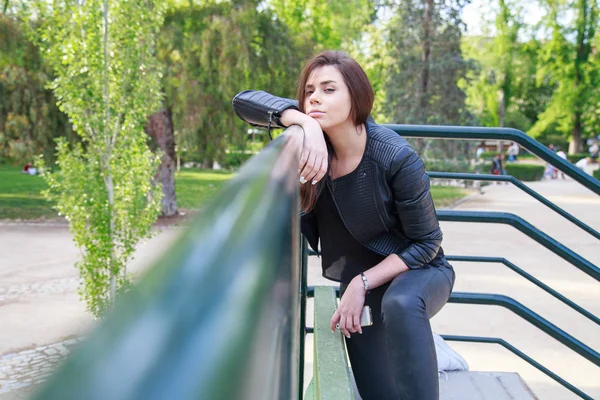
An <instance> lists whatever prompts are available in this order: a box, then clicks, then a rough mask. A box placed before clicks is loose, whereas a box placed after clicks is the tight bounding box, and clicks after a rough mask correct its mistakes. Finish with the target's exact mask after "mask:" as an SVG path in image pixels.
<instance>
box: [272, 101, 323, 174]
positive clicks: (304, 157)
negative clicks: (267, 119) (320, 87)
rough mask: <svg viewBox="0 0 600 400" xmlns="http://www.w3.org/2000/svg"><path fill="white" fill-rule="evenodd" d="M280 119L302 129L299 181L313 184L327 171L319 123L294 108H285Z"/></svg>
mask: <svg viewBox="0 0 600 400" xmlns="http://www.w3.org/2000/svg"><path fill="white" fill-rule="evenodd" d="M280 120H281V122H282V123H283V124H284V125H285V126H290V125H300V126H301V127H302V129H303V130H304V142H303V145H302V153H301V155H300V163H299V164H298V170H299V171H300V183H302V184H305V183H307V182H310V184H313V185H315V184H316V183H317V182H319V181H320V180H321V179H323V177H324V176H325V174H326V173H327V165H328V163H329V159H328V153H327V145H326V144H325V137H324V136H323V130H322V129H321V125H319V123H318V122H317V121H316V120H315V119H313V118H311V117H310V116H308V115H306V114H303V113H301V112H300V111H298V110H294V109H288V110H285V111H284V112H283V114H281V118H280Z"/></svg>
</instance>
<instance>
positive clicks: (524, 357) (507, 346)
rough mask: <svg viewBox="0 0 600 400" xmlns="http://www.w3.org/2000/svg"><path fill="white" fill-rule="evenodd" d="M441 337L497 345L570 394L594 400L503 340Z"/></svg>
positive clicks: (475, 337) (473, 337) (474, 337)
mask: <svg viewBox="0 0 600 400" xmlns="http://www.w3.org/2000/svg"><path fill="white" fill-rule="evenodd" d="M442 337H443V338H444V340H449V341H454V342H469V343H489V344H499V345H500V346H502V347H504V348H505V349H507V350H508V351H510V352H511V353H513V354H514V355H516V356H517V357H519V358H521V359H522V360H524V361H525V362H527V363H528V364H530V365H532V366H533V367H535V368H537V369H538V370H539V371H541V372H543V373H544V374H546V375H547V376H549V377H550V378H552V379H554V380H555V381H556V382H558V383H559V384H560V385H562V386H564V387H566V388H567V389H569V390H570V391H571V392H573V393H575V394H576V395H577V396H579V397H581V398H582V399H585V400H594V399H592V398H591V397H590V396H588V395H587V394H585V393H584V392H582V391H581V390H579V389H577V388H576V387H575V386H573V385H571V384H570V383H569V382H567V381H565V380H564V379H563V378H561V377H560V376H558V375H556V374H555V373H554V372H552V371H550V370H549V369H548V368H546V367H544V366H543V365H542V364H540V363H539V362H537V361H535V360H534V359H533V358H531V357H529V356H528V355H527V354H525V353H523V352H522V351H521V350H519V349H517V348H516V347H515V346H513V345H512V344H510V343H508V342H507V341H505V340H503V339H500V338H493V337H478V336H454V335H442Z"/></svg>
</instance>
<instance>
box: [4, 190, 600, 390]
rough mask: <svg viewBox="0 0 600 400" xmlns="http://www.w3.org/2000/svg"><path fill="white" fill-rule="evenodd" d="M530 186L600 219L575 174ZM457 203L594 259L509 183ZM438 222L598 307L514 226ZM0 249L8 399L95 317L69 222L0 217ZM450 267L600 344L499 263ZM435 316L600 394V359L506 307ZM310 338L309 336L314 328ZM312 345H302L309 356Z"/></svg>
mask: <svg viewBox="0 0 600 400" xmlns="http://www.w3.org/2000/svg"><path fill="white" fill-rule="evenodd" d="M531 186H532V187H533V188H534V189H535V190H538V191H539V192H541V193H542V194H544V195H546V196H548V197H549V198H550V199H551V200H553V201H555V202H557V203H558V204H559V205H560V206H562V207H563V208H565V209H566V210H567V211H569V212H572V213H573V214H575V215H576V216H577V217H579V218H581V219H582V220H584V221H585V222H587V223H588V224H590V225H591V226H592V227H595V228H596V229H600V197H599V196H597V195H594V194H592V193H591V192H589V191H588V190H586V189H583V188H581V187H580V186H579V185H577V184H576V183H574V182H572V181H552V182H539V183H535V184H532V185H531ZM458 208H459V209H464V210H498V211H508V212H513V213H515V214H517V215H520V216H522V217H524V218H526V219H528V220H529V221H531V222H532V223H533V224H534V225H535V226H536V227H538V228H540V229H541V230H543V231H545V232H546V233H548V234H549V235H550V236H552V237H554V238H556V239H557V240H559V241H562V242H563V243H564V244H565V245H567V246H568V247H570V248H572V249H573V250H576V251H578V252H579V253H580V254H581V255H582V256H583V257H585V258H587V259H588V260H589V261H591V262H592V263H594V264H596V265H600V241H598V240H596V239H594V238H593V237H591V236H590V235H588V234H586V233H584V232H583V231H581V230H580V229H579V228H577V227H575V226H572V225H571V224H569V223H568V222H566V221H565V220H563V219H562V218H561V217H560V216H558V215H555V214H554V213H553V212H552V211H550V210H548V209H547V208H546V207H544V206H543V205H541V204H538V203H537V202H536V201H535V200H533V199H529V198H528V197H527V196H526V195H524V194H522V193H521V192H520V191H519V190H518V189H514V188H512V187H511V186H505V185H502V186H491V187H488V188H487V189H486V193H485V194H484V195H481V196H475V197H473V198H471V199H470V200H469V201H467V202H465V203H463V204H461V205H460V206H459V207H458ZM442 228H443V231H444V235H445V237H444V249H445V251H446V253H447V254H469V255H489V256H504V257H506V258H508V259H509V260H510V261H512V262H514V263H515V264H517V265H518V266H520V267H522V268H524V269H526V270H527V271H528V272H530V273H532V274H534V275H536V276H537V277H539V278H540V279H541V280H542V281H544V282H545V283H547V284H548V285H550V286H551V287H553V288H555V289H557V290H559V291H561V292H562V293H563V294H565V295H567V296H568V297H569V298H571V299H572V300H574V301H575V302H577V303H578V304H580V305H581V306H583V307H584V308H587V309H588V310H590V311H592V312H594V313H595V314H596V315H600V283H599V282H595V281H594V280H593V279H591V278H590V277H588V276H587V275H585V274H583V273H582V272H580V271H578V270H577V269H576V268H574V267H572V266H571V265H570V264H568V263H567V262H565V261H563V260H562V259H560V258H559V257H557V256H556V255H554V254H553V253H551V252H550V251H548V250H546V249H545V248H543V247H541V246H539V245H537V244H536V243H535V242H533V241H532V240H530V239H529V238H527V237H526V236H525V235H523V234H521V233H520V232H518V231H516V230H515V229H513V228H510V227H507V226H500V225H492V226H485V225H483V224H459V223H442ZM177 233H178V232H177V230H176V229H174V228H166V229H164V230H163V232H162V233H161V234H160V235H159V236H158V237H155V238H154V239H152V240H151V241H150V243H148V244H145V245H141V246H140V249H139V251H138V253H137V254H136V259H135V260H134V262H133V265H132V270H134V271H140V270H141V269H143V268H144V267H145V266H147V265H150V264H151V262H152V260H153V259H154V258H155V257H156V256H157V255H158V254H160V253H161V252H162V251H164V250H165V249H168V247H169V245H170V244H171V243H172V241H173V240H174V239H175V238H176V236H177ZM0 254H2V257H0V327H1V329H0V400H14V399H17V398H19V399H20V398H22V397H20V396H21V393H23V392H22V391H13V389H15V388H17V387H21V386H23V385H24V384H32V383H35V382H38V381H40V380H41V379H43V378H44V375H46V374H47V373H48V371H49V370H51V368H52V365H51V364H53V362H56V361H57V360H58V359H59V358H60V357H58V358H57V354H52V355H48V349H50V352H52V349H59V350H58V354H60V353H61V351H60V349H61V348H64V349H65V351H63V353H65V354H66V352H67V351H68V345H67V346H66V347H65V342H66V343H67V344H69V343H71V342H68V340H70V339H72V338H74V337H79V336H81V335H83V334H85V332H87V331H88V330H89V329H90V328H91V327H92V326H93V323H94V321H93V319H92V318H91V317H90V315H89V314H87V313H86V311H85V307H84V306H83V305H82V304H81V303H80V302H79V301H78V297H77V294H76V287H77V271H76V270H75V269H74V268H73V264H74V262H75V261H76V260H77V257H78V252H77V250H76V249H75V248H74V246H73V245H72V243H71V237H70V234H69V232H68V230H67V229H66V227H65V226H61V225H15V224H6V223H0ZM318 263H319V260H318V259H316V258H314V257H313V258H311V260H310V265H311V268H310V271H309V284H323V283H329V282H327V281H325V280H324V279H323V278H321V277H320V271H319V270H320V267H319V264H318ZM455 269H456V271H457V283H456V287H455V290H456V291H461V292H466V291H478V292H490V293H502V294H506V295H509V296H512V297H514V298H516V299H517V300H518V301H520V302H521V303H523V304H524V305H526V306H528V307H530V308H532V309H533V310H534V311H536V312H538V313H540V314H541V315H542V316H544V317H546V318H548V319H549V320H550V321H551V322H552V323H554V324H556V325H558V326H559V327H560V328H561V329H564V330H566V331H567V332H568V333H570V334H572V335H574V336H576V337H577V338H578V339H580V340H581V341H582V342H584V343H585V344H587V345H588V346H590V347H592V348H593V349H595V350H596V351H600V327H598V326H597V325H595V324H593V323H592V322H589V321H587V320H586V319H585V318H583V317H581V316H579V315H578V314H576V313H575V312H573V311H572V310H571V309H570V308H568V307H566V306H564V305H563V304H562V303H560V302H558V301H557V300H554V299H553V298H552V297H550V296H549V295H547V294H545V293H544V292H542V291H541V290H540V289H537V288H535V287H534V286H533V285H531V284H529V283H528V282H526V281H524V280H523V279H522V278H520V277H519V276H517V275H516V274H514V273H512V272H511V271H509V270H508V269H506V268H505V267H503V266H501V265H490V264H467V263H455ZM433 326H434V330H435V331H436V332H439V333H444V334H464V335H481V336H497V337H502V338H504V339H505V340H507V341H509V342H510V343H512V344H513V345H515V346H517V347H518V348H519V349H521V350H523V351H525V352H526V353H527V354H528V355H530V356H532V357H534V358H535V359H537V360H539V361H540V362H541V363H542V364H544V365H545V366H547V367H548V368H550V369H551V370H553V371H555V372H557V373H558V374H560V375H562V376H563V377H564V378H565V379H567V380H568V381H569V382H571V383H573V384H575V385H576V386H579V387H580V388H582V389H583V390H585V391H586V392H587V393H588V394H590V395H591V396H592V397H593V398H600V368H598V367H595V366H594V365H593V364H591V363H590V362H588V361H586V360H585V359H583V358H582V357H580V356H578V355H577V354H575V353H573V352H572V351H569V350H566V348H565V347H564V346H563V345H561V344H560V343H558V342H556V341H555V340H553V339H552V338H549V337H548V336H547V335H545V334H544V333H543V332H541V331H539V330H537V329H536V328H534V327H532V326H530V325H529V324H528V323H526V322H524V321H523V320H521V319H520V318H518V317H516V316H515V315H514V314H512V313H511V312H510V311H508V310H504V309H501V308H499V307H486V306H469V305H454V304H450V305H448V306H446V307H445V308H444V309H443V310H442V311H441V312H440V313H439V314H438V315H437V316H436V317H435V318H434V320H433ZM307 344H308V345H310V336H309V340H308V343H307ZM452 346H453V347H454V348H455V349H457V350H458V351H459V352H460V353H461V354H463V355H464V356H465V358H466V359H467V361H468V362H469V364H470V366H471V369H472V370H476V371H516V372H518V373H519V374H520V375H521V376H522V377H523V378H524V380H525V381H526V382H527V383H528V384H529V386H530V387H531V388H532V389H533V391H534V392H535V393H536V394H537V395H538V396H539V398H540V399H544V400H546V399H550V400H553V399H556V400H563V399H575V398H577V397H575V396H574V395H572V394H571V393H570V392H569V391H567V390H565V389H562V387H560V386H558V385H557V384H555V383H554V382H553V381H552V380H550V379H548V378H546V377H545V375H543V374H541V373H539V372H537V370H535V369H534V368H532V367H530V366H528V364H526V363H525V362H523V361H520V360H519V359H518V358H517V357H516V356H513V355H512V354H511V353H509V352H508V351H506V350H503V349H501V348H499V347H498V346H495V345H484V344H462V343H456V344H452ZM310 351H311V349H310V347H307V361H308V362H309V363H310V362H311V360H312V354H311V353H310ZM43 354H45V356H44V355H43ZM40 356H41V358H37V359H36V358H35V357H40ZM52 356H54V358H52ZM15 358H17V359H18V360H19V361H15ZM10 360H13V361H10ZM39 360H43V361H39ZM33 361H36V363H34V362H33ZM15 365H17V366H15ZM308 367H309V368H310V367H311V366H310V364H309V365H308ZM16 368H21V370H18V371H17V370H16ZM28 379H29V381H28ZM3 392H10V393H8V394H7V393H3Z"/></svg>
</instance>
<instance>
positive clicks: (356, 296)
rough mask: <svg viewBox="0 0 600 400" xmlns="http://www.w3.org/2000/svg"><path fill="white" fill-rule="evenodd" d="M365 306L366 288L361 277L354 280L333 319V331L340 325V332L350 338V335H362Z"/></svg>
mask: <svg viewBox="0 0 600 400" xmlns="http://www.w3.org/2000/svg"><path fill="white" fill-rule="evenodd" d="M364 305H365V287H364V285H363V283H362V280H361V279H360V277H357V278H354V279H352V281H351V282H350V284H349V285H348V288H347V289H346V291H345V292H344V295H343V296H342V298H341V300H340V305H339V306H338V308H337V310H335V312H334V313H333V316H332V317H331V330H332V331H335V326H336V325H338V324H339V326H340V331H341V332H342V334H344V336H346V337H347V338H350V333H356V332H359V333H362V327H361V326H360V315H361V314H362V310H363V306H364Z"/></svg>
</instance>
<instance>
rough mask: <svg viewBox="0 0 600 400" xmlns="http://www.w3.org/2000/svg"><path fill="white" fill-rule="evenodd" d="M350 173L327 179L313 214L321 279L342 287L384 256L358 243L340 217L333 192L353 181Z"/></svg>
mask: <svg viewBox="0 0 600 400" xmlns="http://www.w3.org/2000/svg"><path fill="white" fill-rule="evenodd" d="M352 175H353V173H350V174H348V175H344V176H342V177H340V178H338V179H335V180H334V181H333V183H332V180H331V179H327V182H326V187H325V188H324V189H323V192H322V193H321V195H320V196H319V198H318V200H317V203H316V205H315V209H314V211H315V214H316V217H317V220H318V224H319V231H320V232H319V233H320V237H321V263H322V267H323V276H324V277H325V278H327V279H331V280H334V281H338V282H342V283H350V281H351V280H352V279H353V278H354V277H355V276H356V275H358V274H360V273H361V272H364V271H366V270H368V269H369V268H371V267H373V266H375V265H376V264H379V263H380V262H381V261H383V259H384V258H385V257H384V256H382V255H380V254H377V253H375V252H373V251H371V250H369V249H368V248H367V247H365V246H364V245H362V244H361V243H360V242H359V241H357V240H356V239H355V238H354V237H353V236H352V234H351V233H350V231H348V228H346V226H345V225H344V222H343V220H342V218H341V216H340V212H339V210H338V208H337V206H336V203H335V201H334V199H333V195H332V191H334V190H335V185H336V183H340V181H341V180H345V179H352Z"/></svg>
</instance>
